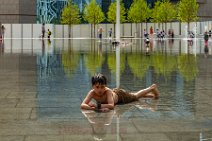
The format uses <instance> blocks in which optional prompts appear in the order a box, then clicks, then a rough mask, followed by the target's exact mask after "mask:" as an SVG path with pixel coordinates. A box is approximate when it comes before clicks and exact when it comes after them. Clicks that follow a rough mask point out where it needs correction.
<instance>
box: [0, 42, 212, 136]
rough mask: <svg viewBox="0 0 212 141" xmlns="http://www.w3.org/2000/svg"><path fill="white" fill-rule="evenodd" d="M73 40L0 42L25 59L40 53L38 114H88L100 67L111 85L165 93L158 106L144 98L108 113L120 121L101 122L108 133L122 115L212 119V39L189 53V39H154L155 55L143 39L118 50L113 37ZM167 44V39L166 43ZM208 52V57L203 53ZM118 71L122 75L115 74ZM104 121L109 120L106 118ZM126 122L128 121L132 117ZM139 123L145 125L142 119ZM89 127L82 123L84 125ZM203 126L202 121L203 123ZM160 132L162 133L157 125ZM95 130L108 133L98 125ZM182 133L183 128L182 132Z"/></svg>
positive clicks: (60, 117) (57, 116)
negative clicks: (84, 105) (84, 103)
mask: <svg viewBox="0 0 212 141" xmlns="http://www.w3.org/2000/svg"><path fill="white" fill-rule="evenodd" d="M68 42H69V41H67V40H52V41H51V44H50V45H49V44H48V42H47V40H33V43H30V41H29V42H28V40H24V41H23V43H21V42H20V40H5V42H4V44H3V45H2V44H1V46H0V47H1V49H2V46H3V48H4V49H3V50H4V51H3V52H4V55H5V57H7V55H8V56H9V55H10V56H13V55H14V56H16V55H17V54H18V55H19V56H21V58H22V57H23V56H24V55H25V56H24V58H25V57H26V58H27V57H29V56H30V57H31V55H33V56H36V57H37V67H36V69H35V70H33V71H35V72H37V81H36V83H37V84H36V86H37V95H36V104H37V105H36V107H39V108H35V109H36V116H37V118H38V119H41V120H42V119H43V118H55V119H56V120H58V121H60V120H62V121H64V119H67V118H70V119H71V120H72V119H74V121H75V119H77V120H79V121H80V120H82V117H83V115H82V113H81V111H80V109H79V105H80V103H81V99H84V97H85V95H86V93H87V92H88V91H89V90H90V88H91V84H90V78H91V76H92V75H93V74H94V73H96V72H100V73H103V74H104V75H105V76H106V77H107V78H109V81H108V86H109V87H112V88H113V87H116V85H120V87H122V88H123V89H126V90H129V91H135V90H138V89H143V88H145V87H147V86H149V85H150V84H152V83H157V84H158V85H159V91H160V92H161V98H160V99H159V105H158V106H156V107H152V108H149V109H146V107H148V106H144V105H143V104H142V103H135V104H133V105H132V104H131V105H121V106H120V107H119V106H117V107H116V111H115V114H114V113H108V114H111V115H108V116H111V119H114V120H113V121H115V123H114V122H107V123H108V125H105V123H104V125H103V127H101V128H106V129H105V130H102V131H106V133H108V130H109V133H110V132H111V127H110V126H112V125H113V123H114V124H117V128H116V125H115V126H113V128H112V131H114V132H115V133H117V131H116V129H118V127H119V126H118V125H119V122H120V125H121V123H122V120H120V121H119V120H118V118H117V117H120V119H121V118H126V117H127V119H130V118H131V119H132V118H135V117H136V118H137V119H142V120H145V121H148V120H152V119H153V120H154V121H159V122H160V121H161V120H162V121H164V119H168V121H171V120H177V121H182V122H183V123H185V121H188V120H193V119H195V120H198V119H201V121H200V122H201V123H202V120H203V121H205V120H208V119H210V117H209V118H208V117H207V116H208V115H209V114H211V113H210V112H209V114H208V113H207V112H208V111H210V106H205V105H207V103H208V101H209V100H208V98H210V97H209V95H210V94H211V83H212V82H211V77H212V76H211V71H212V70H211V67H209V66H208V64H209V63H210V62H211V45H210V44H209V45H208V49H209V50H208V53H207V50H204V49H205V47H204V44H203V42H202V41H201V40H198V42H197V49H196V50H195V51H196V54H197V55H196V56H195V54H194V50H193V49H192V48H193V46H192V47H191V48H190V50H189V51H190V52H188V46H187V41H184V40H174V42H173V44H172V43H170V44H168V43H167V42H168V40H164V43H162V42H158V41H157V40H154V41H153V43H154V44H153V45H152V51H151V54H150V55H149V56H146V54H145V46H143V44H144V43H143V40H140V39H139V40H133V41H132V43H133V44H132V45H131V46H124V47H120V48H119V54H116V53H117V52H115V50H116V49H117V48H113V47H112V45H111V43H110V42H109V41H108V42H107V41H104V40H102V42H101V43H100V42H97V41H96V40H72V43H71V46H69V44H68ZM53 43H54V44H53ZM134 43H135V44H134ZM136 43H137V44H136ZM185 43H186V45H185ZM164 44H167V47H165V45H164ZM21 45H23V47H22V46H21ZM20 49H23V52H20ZM31 50H32V51H31ZM205 51H206V53H207V58H205V57H204V55H205ZM1 52H2V50H1ZM119 55H120V58H119V57H118V56H119ZM2 56H3V55H2ZM10 56H9V57H10ZM116 57H118V58H119V59H120V60H119V63H117V62H116ZM15 58H17V57H15ZM10 59H11V60H10V61H12V59H13V58H12V57H10ZM0 61H3V64H9V59H1V60H0ZM13 62H15V61H13ZM18 62H19V61H18ZM206 62H208V63H206ZM117 65H118V66H119V67H120V68H119V71H117ZM20 66H21V67H20V68H18V69H23V70H24V72H23V73H21V75H22V74H25V73H26V74H27V73H28V70H27V69H26V68H27V67H25V66H22V64H20ZM0 68H4V66H0ZM33 69H34V68H33ZM30 71H31V70H30ZM116 72H118V73H119V75H117V74H118V73H117V74H116ZM116 76H119V77H117V78H116ZM27 79H28V78H27ZM116 82H119V84H116ZM22 84H23V85H24V84H25V83H22ZM29 85H31V84H29ZM207 100H208V101H207ZM205 101H206V104H205ZM147 103H148V100H147ZM150 105H151V104H150ZM156 105H157V104H156ZM202 108H204V110H202ZM155 109H156V110H155ZM152 111H155V112H152ZM94 114H96V113H94ZM101 115H102V113H101V114H100V115H94V116H97V117H98V118H97V119H99V118H100V119H101V117H99V116H101ZM87 116H88V115H87ZM115 117H116V118H115ZM206 117H207V119H206ZM108 120H110V119H108ZM108 120H107V121H108ZM92 121H94V120H92ZM102 121H105V120H104V118H102ZM125 121H126V123H127V125H128V123H129V122H130V121H127V120H125ZM125 121H124V122H125ZM92 124H93V123H92ZM166 124H169V123H166V122H165V126H167V125H166ZM139 125H141V124H140V123H139ZM84 126H85V125H80V128H83V127H84ZM94 127H95V125H94ZM120 127H121V126H120ZM122 127H123V126H122ZM125 127H126V125H125V126H124V128H125ZM189 127H190V126H189ZM204 127H205V126H204V125H202V124H201V128H204ZM107 128H109V129H107ZM154 129H155V128H154ZM94 130H95V129H94ZM122 130H123V129H121V128H120V130H119V131H120V133H123V131H122ZM125 130H126V129H125ZM135 130H136V131H139V130H137V129H135ZM191 130H192V129H191ZM98 131H99V132H98ZM156 131H158V132H160V131H159V130H158V128H157V127H156ZM174 131H176V130H174ZM189 131H190V130H189ZM192 131H193V130H192ZM94 132H95V134H102V136H104V135H103V133H101V132H100V130H99V129H98V127H96V130H95V131H94ZM114 132H113V133H114ZM176 132H178V130H177V131H176ZM181 133H182V132H181V131H179V135H180V134H181ZM99 138H101V137H99ZM102 138H104V137H102Z"/></svg>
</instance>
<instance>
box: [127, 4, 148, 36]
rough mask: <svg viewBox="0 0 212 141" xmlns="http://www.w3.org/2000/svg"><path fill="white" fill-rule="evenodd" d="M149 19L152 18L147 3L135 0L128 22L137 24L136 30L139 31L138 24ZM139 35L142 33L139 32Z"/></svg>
mask: <svg viewBox="0 0 212 141" xmlns="http://www.w3.org/2000/svg"><path fill="white" fill-rule="evenodd" d="M149 18H150V9H149V7H148V6H147V3H146V1H145V0H134V1H133V3H132V5H131V7H130V9H129V11H128V17H127V19H128V21H129V22H132V23H136V30H137V31H138V25H137V24H138V23H142V22H147V19H149ZM141 25H142V24H141ZM141 29H142V27H141ZM138 33H141V32H140V31H139V32H138ZM142 35H143V34H142Z"/></svg>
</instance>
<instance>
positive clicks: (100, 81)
mask: <svg viewBox="0 0 212 141" xmlns="http://www.w3.org/2000/svg"><path fill="white" fill-rule="evenodd" d="M91 82H92V88H93V89H92V90H90V91H89V92H88V94H87V96H86V97H85V99H84V100H83V102H82V104H81V109H85V110H97V109H98V110H99V111H102V112H104V111H109V110H112V109H113V108H114V106H115V105H116V104H126V103H130V102H133V101H137V100H138V99H139V98H142V97H151V98H155V99H158V97H159V92H158V89H157V85H156V84H153V85H151V86H150V87H148V88H146V89H143V90H140V91H138V92H136V93H129V92H126V91H125V90H123V89H120V88H115V89H110V88H108V87H107V86H106V85H107V79H106V77H105V76H104V75H102V74H96V75H94V76H93V77H92V79H91ZM92 99H94V100H96V101H97V104H94V103H92V102H91V100H92Z"/></svg>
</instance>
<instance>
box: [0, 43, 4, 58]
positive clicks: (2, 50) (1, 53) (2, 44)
mask: <svg viewBox="0 0 212 141" xmlns="http://www.w3.org/2000/svg"><path fill="white" fill-rule="evenodd" d="M3 54H4V40H0V55H3Z"/></svg>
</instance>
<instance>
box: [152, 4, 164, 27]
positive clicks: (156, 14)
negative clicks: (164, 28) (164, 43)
mask: <svg viewBox="0 0 212 141" xmlns="http://www.w3.org/2000/svg"><path fill="white" fill-rule="evenodd" d="M160 5H161V1H157V2H155V6H154V8H153V9H152V10H151V18H152V20H151V21H152V22H155V23H158V27H159V28H160V23H162V19H161V14H160V13H161V6H160Z"/></svg>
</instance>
